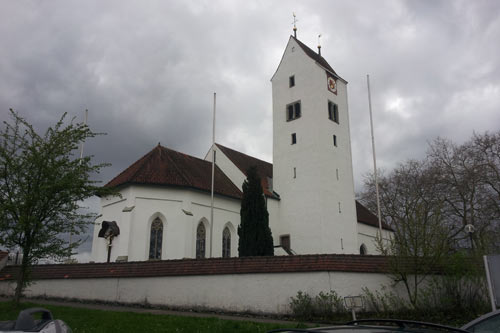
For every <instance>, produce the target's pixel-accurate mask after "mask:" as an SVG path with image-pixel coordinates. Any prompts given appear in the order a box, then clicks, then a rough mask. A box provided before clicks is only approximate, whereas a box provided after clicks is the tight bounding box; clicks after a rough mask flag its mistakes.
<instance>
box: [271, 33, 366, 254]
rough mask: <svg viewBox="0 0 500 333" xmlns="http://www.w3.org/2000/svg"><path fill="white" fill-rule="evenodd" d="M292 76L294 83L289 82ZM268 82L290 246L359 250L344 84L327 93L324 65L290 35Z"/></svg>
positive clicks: (304, 250) (276, 171)
mask: <svg viewBox="0 0 500 333" xmlns="http://www.w3.org/2000/svg"><path fill="white" fill-rule="evenodd" d="M292 75H294V76H295V86H294V87H289V77H290V76H292ZM272 85H273V175H274V180H273V185H274V189H275V191H276V192H278V193H279V194H280V196H281V201H280V217H279V218H280V224H282V225H283V226H286V227H283V229H289V233H290V235H291V248H292V249H293V250H295V251H296V252H297V253H298V254H311V253H358V251H359V248H358V240H357V221H356V211H355V209H356V208H355V199H354V185H353V176H352V158H351V148H350V133H349V115H348V105H347V85H346V83H345V82H344V81H343V80H341V79H338V80H337V90H338V92H337V95H334V94H332V93H331V92H329V91H328V89H327V76H326V72H325V69H323V68H321V67H320V66H318V64H317V63H316V62H315V61H314V60H312V59H311V58H310V57H309V56H308V55H306V54H305V53H304V51H303V50H302V49H301V47H300V46H299V45H298V44H297V42H296V41H295V40H293V38H291V39H290V41H289V43H288V45H287V47H286V50H285V53H284V55H283V59H282V61H281V63H280V65H279V68H278V70H277V72H276V73H275V75H274V76H273V79H272ZM329 100H330V101H332V102H334V103H336V104H337V105H338V109H339V118H340V122H339V124H337V123H335V122H333V121H331V120H329V119H328V101H329ZM295 101H300V102H301V117H300V118H298V119H295V120H292V121H286V106H287V105H288V104H289V103H292V102H295ZM292 133H296V137H297V143H296V144H293V145H292V144H291V134H292ZM333 135H336V137H337V147H334V145H333ZM294 168H295V170H296V172H295V175H294ZM337 169H338V174H339V177H338V178H337ZM339 205H340V208H339Z"/></svg>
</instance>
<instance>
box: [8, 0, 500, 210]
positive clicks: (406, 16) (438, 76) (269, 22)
mask: <svg viewBox="0 0 500 333" xmlns="http://www.w3.org/2000/svg"><path fill="white" fill-rule="evenodd" d="M293 12H295V13H296V15H297V18H298V22H297V27H298V38H299V39H300V40H301V41H303V42H304V43H305V44H307V45H309V46H310V47H311V48H312V49H316V46H317V43H318V34H321V35H322V37H321V45H322V55H323V56H324V57H325V58H326V60H327V61H328V62H329V63H330V65H331V66H332V67H333V68H334V70H335V71H336V72H337V73H338V74H339V75H340V76H341V77H343V78H344V79H346V80H347V81H348V82H349V84H348V91H349V112H350V115H349V117H350V125H351V144H352V152H353V165H354V178H355V187H356V191H360V190H361V189H362V182H363V175H365V174H366V173H368V172H370V171H371V168H372V166H371V163H372V155H371V138H370V131H369V128H370V127H369V118H368V98H367V90H366V74H370V81H371V87H372V102H373V112H374V126H375V138H376V144H377V158H378V165H379V167H381V168H385V169H391V168H392V167H394V166H395V165H397V163H399V162H401V161H403V160H405V159H407V158H420V157H422V156H423V155H424V153H425V151H426V149H427V143H428V142H429V141H431V140H433V139H434V138H436V137H437V136H442V137H446V138H449V139H452V140H453V141H455V142H457V143H460V142H462V141H464V140H466V139H467V138H469V137H470V136H471V135H472V133H473V131H476V132H484V131H497V130H499V129H500V1H496V0H491V1H486V0H478V1H459V0H454V1H451V0H450V1H437V0H432V1H431V0H428V1H425V0H420V1H416V0H415V1H381V0H377V1H372V0H369V1H331V0H329V1H326V0H325V1H311V0H309V1H291V0H287V1H269V0H266V1H250V0H247V1H236V0H235V1H216V0H207V1H187V0H179V1H124V0H119V1H68V0H60V1H57V0H52V1H43V2H42V1H2V2H1V4H0V41H1V47H0V110H1V111H0V120H6V119H8V109H9V108H14V109H15V110H17V111H18V112H19V113H20V114H21V115H22V116H24V117H25V118H27V119H28V121H29V122H31V123H33V124H34V125H35V126H36V128H38V129H40V130H44V129H45V128H46V127H47V126H48V125H50V124H54V123H55V122H56V121H57V120H58V119H59V118H60V116H61V115H62V114H63V112H68V113H69V115H70V116H74V117H77V119H79V120H81V119H83V114H84V110H85V109H88V110H89V125H90V127H91V128H92V129H93V130H94V131H97V132H106V133H107V135H106V136H101V137H98V138H96V139H93V140H91V141H89V142H87V143H86V146H85V154H91V155H94V156H95V160H96V161H97V162H110V163H112V166H111V167H109V168H107V169H106V170H104V171H103V172H102V173H101V174H100V175H99V177H100V179H101V180H102V181H104V182H107V181H109V180H110V179H111V178H113V177H114V176H115V175H116V174H118V173H119V172H120V171H122V170H123V169H125V168H126V167H127V166H129V165H130V164H131V163H133V162H134V161H135V160H137V159H138V158H140V157H141V156H143V155H144V154H146V153H147V152H148V151H150V150H151V149H153V148H154V146H155V145H156V144H158V142H161V144H162V145H164V146H167V147H169V148H172V149H175V150H178V151H181V152H184V153H187V154H190V155H194V156H197V157H203V156H204V155H205V153H206V152H207V150H208V149H209V146H210V142H211V131H212V123H211V121H212V103H213V102H212V99H213V92H217V134H216V140H217V142H220V143H221V144H224V145H226V146H228V147H231V148H234V149H236V150H239V151H242V152H244V153H247V154H250V155H253V156H255V157H258V158H261V159H264V160H266V161H269V162H272V117H271V116H272V115H271V111H272V100H271V83H270V78H271V76H272V75H273V73H274V71H275V70H276V68H277V66H278V63H279V60H280V58H281V56H282V54H283V51H284V48H285V46H286V43H287V41H288V38H289V36H290V34H291V33H292V27H293V25H292V21H293V17H292V13H293ZM90 204H91V205H97V201H96V200H94V201H93V202H90Z"/></svg>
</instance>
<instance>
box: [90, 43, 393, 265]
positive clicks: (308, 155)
mask: <svg viewBox="0 0 500 333" xmlns="http://www.w3.org/2000/svg"><path fill="white" fill-rule="evenodd" d="M320 50H321V49H320V47H318V52H315V51H313V50H312V49H310V48H309V47H308V46H306V45H305V44H303V43H302V42H301V41H299V40H298V39H297V38H296V36H290V39H289V41H288V44H287V46H286V49H285V51H284V54H283V56H282V59H281V61H280V64H279V66H278V68H277V70H276V72H275V73H274V75H273V76H272V78H271V82H272V98H273V111H272V112H273V164H271V163H268V162H265V161H262V160H259V159H257V158H255V157H252V156H249V155H246V154H244V153H242V152H239V151H236V150H233V149H231V148H228V147H225V146H223V145H221V144H218V143H217V144H215V145H213V146H212V147H210V149H209V151H208V152H207V154H206V156H205V159H199V158H196V157H193V156H189V155H186V154H183V153H181V152H177V151H174V150H171V149H169V148H167V147H163V146H160V145H158V146H156V147H155V148H154V149H153V150H151V151H150V152H149V153H147V154H146V155H144V156H143V157H141V158H140V159H139V160H137V161H136V162H135V163H133V164H132V165H131V166H129V167H128V168H127V169H125V170H124V171H123V172H122V173H120V174H119V175H117V176H116V177H115V178H113V179H112V180H111V181H110V182H109V183H108V184H106V186H112V187H116V188H117V189H118V190H119V192H120V194H121V197H103V198H101V214H102V216H101V217H100V218H99V219H98V220H97V221H96V222H97V223H96V225H95V230H94V238H93V244H92V260H94V261H96V262H105V261H127V260H128V261H143V260H160V259H181V258H209V257H234V256H238V234H237V229H238V225H239V223H240V213H239V212H240V205H241V197H242V184H243V182H244V180H245V179H246V172H247V170H248V168H249V167H251V166H255V167H256V168H257V172H258V175H259V176H260V178H261V183H262V188H263V190H264V195H265V197H266V203H267V209H268V212H269V226H270V228H271V232H272V235H273V239H274V246H275V255H294V254H322V253H334V254H376V247H375V244H374V240H375V237H376V235H377V232H378V220H377V217H376V216H374V215H373V214H372V213H371V212H370V211H369V210H368V209H366V208H365V207H364V206H363V205H361V204H360V203H359V202H357V201H356V200H355V197H354V180H353V172H352V153H351V143H350V130H349V110H348V101H347V81H345V80H344V79H343V78H341V77H340V76H339V75H338V74H337V73H336V72H335V71H334V70H333V68H332V67H331V66H330V65H329V64H328V62H327V61H326V60H325V59H324V58H323V57H322V56H321V52H320ZM212 156H215V174H214V193H215V195H214V202H213V221H211V220H212V219H211V207H212V203H211V172H212V163H211V161H212ZM390 233H391V229H390V227H388V226H387V225H383V237H384V238H387V237H389V234H390Z"/></svg>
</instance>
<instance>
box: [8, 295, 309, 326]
mask: <svg viewBox="0 0 500 333" xmlns="http://www.w3.org/2000/svg"><path fill="white" fill-rule="evenodd" d="M30 307H43V308H46V309H48V310H50V311H51V312H52V315H53V316H54V318H56V319H61V320H63V321H65V322H66V323H67V324H68V325H69V326H70V327H71V329H72V330H73V332H74V333H83V332H109V333H112V332H122V333H123V332H190V333H191V332H192V333H204V332H213V333H219V332H220V333H222V332H252V333H253V332H267V331H268V330H272V329H276V328H283V327H284V325H283V324H273V323H256V322H252V321H238V320H223V319H219V318H215V317H208V318H199V317H187V316H172V315H158V314H149V313H135V312H118V311H107V310H94V309H84V308H72V307H69V306H55V305H45V304H36V303H21V304H20V306H19V307H17V308H16V307H14V306H13V304H12V303H11V302H0V321H4V320H14V319H16V318H17V315H18V314H19V311H20V310H22V309H26V308H30ZM285 326H286V325H285ZM288 327H305V326H304V325H302V324H296V325H293V324H292V325H290V326H288Z"/></svg>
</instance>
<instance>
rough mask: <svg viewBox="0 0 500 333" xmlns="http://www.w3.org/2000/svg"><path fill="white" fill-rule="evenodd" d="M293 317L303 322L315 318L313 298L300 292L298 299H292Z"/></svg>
mask: <svg viewBox="0 0 500 333" xmlns="http://www.w3.org/2000/svg"><path fill="white" fill-rule="evenodd" d="M290 310H292V315H293V316H294V317H297V318H299V319H302V320H310V319H311V318H312V316H313V302H312V298H311V296H310V295H309V294H308V293H306V292H302V291H301V290H299V291H298V292H297V296H296V297H290Z"/></svg>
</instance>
